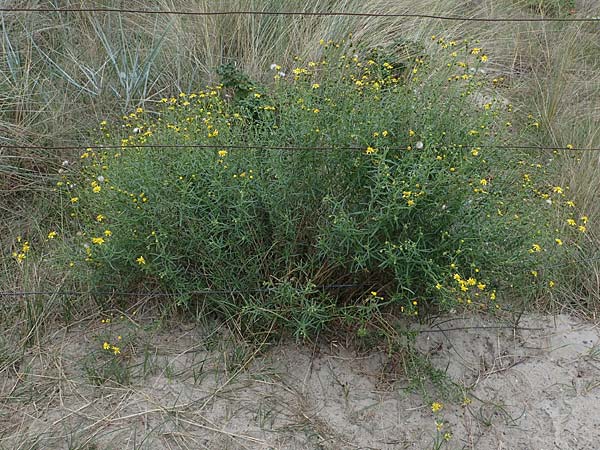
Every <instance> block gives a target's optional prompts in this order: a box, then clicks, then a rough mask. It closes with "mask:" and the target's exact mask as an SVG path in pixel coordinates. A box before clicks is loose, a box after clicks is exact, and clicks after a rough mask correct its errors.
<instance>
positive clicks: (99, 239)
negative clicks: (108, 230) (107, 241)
mask: <svg viewBox="0 0 600 450" xmlns="http://www.w3.org/2000/svg"><path fill="white" fill-rule="evenodd" d="M92 244H96V245H102V244H104V238H102V237H95V238H92Z"/></svg>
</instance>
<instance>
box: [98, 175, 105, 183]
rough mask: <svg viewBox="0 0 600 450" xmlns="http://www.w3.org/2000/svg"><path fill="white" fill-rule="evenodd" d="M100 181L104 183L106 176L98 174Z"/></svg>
mask: <svg viewBox="0 0 600 450" xmlns="http://www.w3.org/2000/svg"><path fill="white" fill-rule="evenodd" d="M98 181H99V182H100V183H104V177H103V176H102V175H100V176H98Z"/></svg>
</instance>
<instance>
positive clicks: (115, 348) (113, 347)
mask: <svg viewBox="0 0 600 450" xmlns="http://www.w3.org/2000/svg"><path fill="white" fill-rule="evenodd" d="M110 349H111V350H112V352H113V353H114V354H115V355H119V354H121V349H120V348H119V347H115V346H114V345H113V346H112V347H111V348H110Z"/></svg>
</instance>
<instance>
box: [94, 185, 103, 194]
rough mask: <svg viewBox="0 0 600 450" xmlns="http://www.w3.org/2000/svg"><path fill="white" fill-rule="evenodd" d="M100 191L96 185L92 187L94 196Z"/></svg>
mask: <svg viewBox="0 0 600 450" xmlns="http://www.w3.org/2000/svg"><path fill="white" fill-rule="evenodd" d="M101 190H102V188H101V187H100V186H98V185H96V186H94V187H93V188H92V191H93V192H94V194H97V193H98V192H100V191H101Z"/></svg>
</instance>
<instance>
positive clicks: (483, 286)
mask: <svg viewBox="0 0 600 450" xmlns="http://www.w3.org/2000/svg"><path fill="white" fill-rule="evenodd" d="M485 286H486V285H485V284H483V283H479V284H478V285H477V287H478V288H479V290H480V291H483V290H484V289H485Z"/></svg>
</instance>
